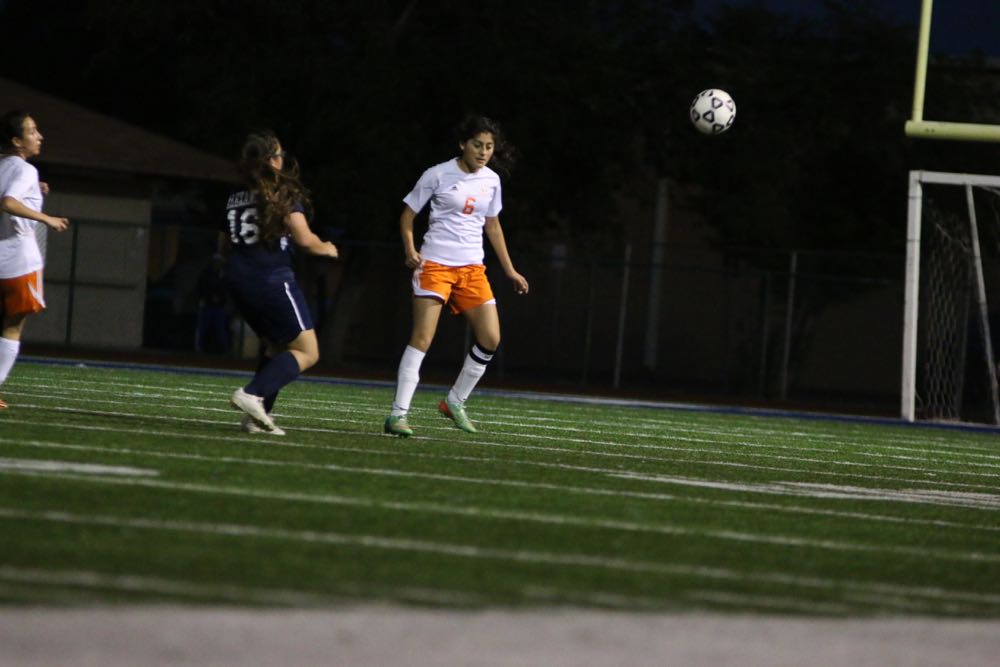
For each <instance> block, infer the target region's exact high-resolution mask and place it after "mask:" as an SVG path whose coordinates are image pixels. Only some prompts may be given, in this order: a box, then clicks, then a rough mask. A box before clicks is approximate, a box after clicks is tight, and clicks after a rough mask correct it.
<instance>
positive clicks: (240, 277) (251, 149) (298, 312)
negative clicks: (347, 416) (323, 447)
mask: <svg viewBox="0 0 1000 667" xmlns="http://www.w3.org/2000/svg"><path fill="white" fill-rule="evenodd" d="M239 169H240V174H241V176H242V177H243V180H244V184H245V186H246V187H245V189H243V190H240V191H238V192H234V193H233V194H232V195H230V197H229V201H228V203H227V204H226V226H225V234H226V236H227V237H228V240H229V248H230V253H229V263H228V266H227V269H226V282H227V285H228V287H229V292H230V294H231V295H232V297H233V300H234V301H235V302H236V305H237V307H238V308H239V310H240V314H241V315H243V318H244V319H245V320H246V321H247V323H248V324H249V325H250V327H251V328H252V329H253V330H254V332H255V333H256V334H257V336H258V337H260V339H261V341H262V343H264V345H265V346H266V347H265V353H264V354H262V355H261V359H260V363H259V365H258V367H257V373H256V375H254V376H253V379H252V380H251V381H250V383H249V384H247V385H246V386H245V387H240V388H239V389H237V390H236V391H234V392H233V395H232V398H231V402H232V405H233V407H235V408H236V409H238V410H242V411H243V412H244V413H246V416H245V417H244V418H243V424H242V428H243V430H244V431H247V432H250V433H256V432H268V433H272V434H275V435H284V431H283V430H282V429H281V428H279V427H278V426H277V425H276V424H275V423H274V420H273V419H272V418H271V414H270V413H271V409H272V408H273V406H274V401H275V400H276V399H277V397H278V392H279V391H280V390H281V388H282V387H284V386H285V385H287V384H288V383H290V382H291V381H292V380H294V379H295V378H296V377H298V376H299V374H300V373H302V372H303V371H305V370H306V369H308V368H310V367H311V366H313V365H314V364H315V363H316V362H317V361H319V345H318V343H317V342H316V332H315V331H314V330H313V321H312V315H311V314H310V312H309V307H308V306H307V305H306V301H305V297H304V296H303V294H302V291H301V290H300V289H299V286H298V284H297V283H296V281H295V274H294V273H293V272H292V252H293V246H297V247H299V248H301V249H302V250H304V251H305V252H307V253H309V254H312V255H318V256H321V257H333V258H336V257H337V247H336V246H335V245H333V244H332V243H330V242H329V241H323V240H321V239H320V238H319V237H318V236H316V234H314V233H313V232H312V230H310V229H309V221H308V219H307V218H306V215H307V212H308V211H309V209H310V206H311V204H310V199H309V192H308V190H306V188H305V186H303V185H302V183H301V181H300V180H299V173H298V168H297V166H296V165H295V164H294V163H291V164H288V165H286V162H285V152H284V150H282V147H281V142H280V141H278V138H277V136H275V135H274V134H273V133H272V132H256V133H253V134H251V135H250V136H248V137H247V139H246V142H245V143H244V145H243V153H242V157H241V159H240V162H239Z"/></svg>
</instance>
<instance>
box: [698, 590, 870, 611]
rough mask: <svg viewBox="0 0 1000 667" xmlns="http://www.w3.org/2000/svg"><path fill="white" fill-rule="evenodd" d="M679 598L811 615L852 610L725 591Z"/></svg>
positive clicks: (836, 606) (706, 591)
mask: <svg viewBox="0 0 1000 667" xmlns="http://www.w3.org/2000/svg"><path fill="white" fill-rule="evenodd" d="M681 597H683V598H685V599H687V600H691V601H693V602H710V603H712V604H721V605H726V606H730V607H738V608H743V609H745V608H746V607H748V606H749V607H761V608H764V609H771V610H783V611H797V612H806V613H812V614H841V615H843V614H849V613H851V612H852V611H854V608H853V607H851V606H849V605H845V604H838V603H831V602H810V601H808V600H798V599H796V598H790V597H784V596H777V595H753V594H749V593H731V592H727V591H709V590H696V591H684V592H682V593H681Z"/></svg>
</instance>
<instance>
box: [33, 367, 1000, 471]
mask: <svg viewBox="0 0 1000 667" xmlns="http://www.w3.org/2000/svg"><path fill="white" fill-rule="evenodd" d="M67 382H76V383H83V381H81V380H68V381H67ZM87 384H88V385H90V384H93V383H90V382H88V383H87ZM41 386H43V387H50V388H52V389H60V388H61V387H60V386H52V385H41ZM108 386H113V387H116V388H117V386H118V385H116V384H112V383H108ZM133 386H140V387H145V388H148V389H153V390H156V391H159V392H162V391H163V388H162V387H159V386H152V385H133ZM79 391H90V392H98V393H114V392H108V391H105V390H100V389H95V388H91V387H83V388H81V389H80V390H79ZM187 391H189V392H190V393H199V394H201V395H203V396H205V397H208V396H215V397H218V396H219V395H220V394H219V393H217V392H214V391H208V390H203V391H199V390H194V389H188V390H187ZM121 395H123V396H140V397H148V398H162V399H168V398H173V399H176V396H173V395H167V394H162V393H161V394H147V393H141V392H126V393H122V394H121ZM184 400H191V401H194V400H197V398H195V397H192V398H188V399H184ZM310 403H314V404H316V405H317V406H319V407H317V408H309V407H308V405H304V404H310ZM296 404H297V405H296V407H297V408H299V409H306V410H315V411H320V410H322V411H323V412H329V409H330V406H331V405H344V406H345V407H346V408H347V409H348V410H349V411H350V413H351V414H356V413H357V412H359V411H364V412H371V413H372V414H376V413H377V414H379V415H381V413H382V412H384V411H380V410H377V409H374V408H366V407H363V406H360V407H359V406H358V405H357V404H356V403H348V402H343V401H337V400H322V399H312V398H307V397H296ZM490 412H491V414H502V413H503V410H497V409H495V408H491V410H490ZM509 414H510V416H511V417H517V418H518V420H519V421H517V422H502V421H495V420H494V421H489V420H479V421H480V423H483V424H495V425H501V426H503V425H511V426H517V427H521V428H524V427H528V428H548V429H551V430H562V431H569V432H587V431H589V430H592V429H579V428H574V427H559V426H531V425H525V424H524V423H523V417H524V415H523V413H522V412H521V411H518V412H511V413H509ZM279 416H286V417H290V418H301V419H307V418H310V417H303V416H297V415H279ZM327 420H334V419H333V418H327ZM551 421H557V420H554V419H552V420H551ZM561 421H565V422H566V423H573V422H574V421H575V420H572V419H567V420H561ZM645 421H646V422H647V423H649V424H650V426H649V428H650V429H652V428H656V429H658V431H660V432H658V433H641V432H634V431H632V432H628V433H625V435H630V436H634V437H647V438H664V437H672V438H673V439H680V440H686V441H693V442H706V443H716V444H717V443H719V441H718V440H710V439H704V438H697V439H696V438H684V437H682V436H678V435H676V432H677V431H679V432H686V433H699V434H709V435H711V434H715V435H727V436H731V435H733V434H734V433H735V434H736V435H738V436H739V437H753V436H755V435H764V436H768V437H772V436H777V437H780V438H788V437H789V436H802V437H808V438H811V439H815V438H820V439H822V438H827V439H830V438H834V437H838V436H834V435H833V434H811V433H808V432H804V431H803V432H783V431H776V430H773V429H764V430H761V429H756V428H754V427H746V426H745V425H744V426H742V427H741V428H740V429H738V430H736V431H723V430H714V429H696V428H691V427H690V425H689V424H688V423H686V422H685V423H683V424H684V425H683V427H676V428H675V427H672V426H670V424H672V423H673V422H672V421H671V420H669V419H662V420H661V419H658V420H645ZM627 423H628V424H629V425H633V424H634V423H635V420H629V421H628V422H627ZM595 424H605V425H607V426H608V427H609V428H618V427H620V426H621V425H622V424H621V423H612V422H595ZM664 426H666V427H668V428H672V429H673V430H672V432H671V434H669V435H668V434H664V433H662V429H663V428H664ZM432 428H436V427H432ZM618 432H620V430H619V431H618ZM723 442H726V443H729V442H732V440H731V439H727V440H725V441H723ZM939 442H941V443H942V444H944V445H946V446H947V447H948V449H947V450H942V451H932V452H928V451H927V450H926V449H925V448H923V449H921V448H903V447H891V446H883V448H891V449H899V450H902V451H911V452H918V453H921V454H924V455H925V456H922V457H899V458H902V459H904V460H910V459H914V460H928V461H936V460H937V459H929V458H927V457H926V454H928V453H934V454H938V455H943V456H948V457H951V456H954V455H955V454H963V455H966V456H969V457H976V458H985V459H989V460H1000V455H998V454H996V453H995V451H996V450H995V449H982V450H980V451H983V452H985V453H974V452H970V451H968V450H967V449H966V446H965V445H958V444H956V443H954V442H950V441H947V440H942V441H939ZM741 444H743V445H746V446H757V447H761V446H763V447H767V448H770V449H775V448H777V449H790V450H795V451H821V452H829V451H830V450H829V449H828V448H827V449H818V448H803V447H801V446H790V445H779V444H777V443H769V444H767V445H758V444H756V443H753V442H744V443H741ZM830 444H837V445H840V446H848V447H853V448H858V447H861V446H863V444H864V443H857V442H851V441H833V442H831V443H830ZM854 453H855V454H857V455H859V456H875V457H885V456H891V455H884V454H878V453H874V452H865V451H855V452H854ZM984 465H986V464H984ZM990 467H1000V465H992V464H991V465H990Z"/></svg>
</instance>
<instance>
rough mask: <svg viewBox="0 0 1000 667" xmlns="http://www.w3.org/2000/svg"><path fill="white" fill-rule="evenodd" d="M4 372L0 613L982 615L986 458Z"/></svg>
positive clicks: (617, 420)
mask: <svg viewBox="0 0 1000 667" xmlns="http://www.w3.org/2000/svg"><path fill="white" fill-rule="evenodd" d="M244 382H245V378H244V377H243V376H232V375H228V376H227V375H212V374H189V373H175V372H168V371H155V370H142V369H135V370H132V369H109V368H97V367H91V366H87V365H79V364H78V365H58V364H55V365H53V364H37V363H30V362H22V363H20V364H19V365H18V366H17V367H16V368H15V370H14V373H13V374H12V376H11V377H10V378H9V380H8V382H7V383H6V384H5V385H4V397H5V398H6V399H7V401H8V402H9V403H10V404H11V407H10V408H9V409H7V410H5V411H3V412H2V413H0V602H3V603H7V604H32V605H57V606H60V605H77V604H94V603H110V602H118V601H128V602H166V601H169V602H177V601H181V602H195V603H230V604H246V605H280V606H285V605H291V606H324V605H330V604H340V603H344V602H353V601H393V602H407V603H418V604H430V605H441V606H447V607H485V606H507V607H524V606H545V605H564V604H569V605H578V606H579V605H582V606H600V607H612V608H623V609H633V610H634V609H642V610H645V609H650V610H652V609H656V610H674V611H676V610H693V609H712V610H725V611H736V612H749V613H753V612H781V613H801V614H810V615H816V614H818V615H833V616H846V615H865V614H903V615H931V616H962V617H974V618H996V617H997V616H1000V520H998V519H1000V447H998V440H997V435H995V434H990V433H974V432H962V431H946V430H940V429H931V428H914V427H906V426H902V425H900V426H892V425H877V424H867V423H851V422H835V421H824V420H803V419H794V418H780V417H761V416H752V415H733V414H714V413H710V412H699V411H686V410H669V409H650V408H636V407H620V406H619V407H616V406H609V405H592V404H575V403H567V402H564V401H549V400H544V399H542V400H538V399H527V398H517V397H497V396H479V395H477V396H474V397H473V400H472V401H470V403H469V406H468V408H469V413H470V416H471V417H472V418H473V420H474V421H475V422H476V423H477V425H478V427H479V429H480V432H479V433H477V434H467V433H463V432H461V431H459V430H457V429H456V428H455V427H454V426H453V425H451V423H450V422H449V421H447V420H446V419H444V418H442V417H441V416H440V415H438V414H437V413H436V404H437V401H438V399H439V398H440V396H439V395H438V393H436V392H435V393H432V392H418V394H417V396H416V399H415V401H414V410H413V412H412V413H411V419H410V421H411V424H412V425H413V426H414V428H415V429H416V431H417V434H416V436H415V437H413V438H409V439H399V438H393V437H390V436H385V435H383V434H382V433H381V426H382V420H383V419H384V417H385V414H386V412H387V408H388V405H389V404H390V403H391V400H392V390H391V389H390V388H381V387H376V388H372V387H364V386H352V385H345V384H332V383H322V382H307V381H299V382H296V383H294V384H292V385H291V386H289V387H288V388H286V389H285V391H283V392H282V395H281V398H280V399H279V402H278V405H277V407H276V411H275V414H276V421H277V422H278V423H279V424H280V425H281V426H282V427H283V428H285V429H286V430H287V432H288V434H287V436H285V437H277V436H270V435H260V434H255V435H250V434H244V433H242V432H240V430H239V429H238V423H239V414H238V413H236V412H234V411H233V410H232V409H230V408H229V406H228V396H229V394H230V393H231V391H232V390H233V389H234V388H235V387H237V386H239V385H241V384H243V383H244Z"/></svg>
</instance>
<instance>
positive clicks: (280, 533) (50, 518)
mask: <svg viewBox="0 0 1000 667" xmlns="http://www.w3.org/2000/svg"><path fill="white" fill-rule="evenodd" d="M0 518H5V519H11V520H23V521H45V522H50V523H63V524H69V525H84V526H100V527H109V528H115V529H121V528H130V529H135V530H152V531H162V532H177V533H195V534H203V535H213V536H223V537H236V538H247V537H249V538H258V539H259V538H264V539H273V540H279V541H294V542H305V543H310V544H329V545H333V546H340V547H350V548H359V549H375V550H386V551H403V552H414V553H428V554H436V555H440V556H446V557H455V558H470V559H477V560H495V561H507V562H514V563H530V564H539V565H560V566H566V567H580V568H594V569H602V570H610V571H617V572H631V573H637V574H650V575H658V576H667V577H675V576H682V577H701V578H705V579H710V580H716V581H737V582H740V581H749V582H755V583H767V584H777V585H782V586H793V587H800V588H808V589H819V590H827V591H828V590H842V591H850V592H862V593H867V594H891V595H904V596H911V597H916V598H927V599H933V600H957V601H964V602H970V603H983V604H989V605H1000V594H995V593H982V592H976V591H956V590H950V589H946V588H940V587H933V586H906V585H900V584H885V583H879V582H859V581H853V580H839V579H830V578H826V577H814V576H800V575H793V574H787V573H784V572H746V571H738V570H731V569H727V568H713V567H702V566H693V565H683V564H678V563H662V562H653V561H642V560H634V559H629V558H610V557H605V556H595V555H591V554H580V553H554V552H547V551H533V550H528V549H500V548H491V547H479V546H476V545H472V544H461V543H450V542H434V541H429V540H415V539H406V538H394V537H384V536H380V535H357V534H355V535H348V534H343V533H335V532H329V531H312V530H288V529H282V528H268V527H262V526H254V525H248V524H232V523H229V524H220V523H207V522H198V521H169V520H159V519H146V518H136V517H122V516H111V515H89V516H86V515H80V514H74V513H72V512H65V511H59V510H42V511H31V510H22V509H19V508H13V507H0Z"/></svg>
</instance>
